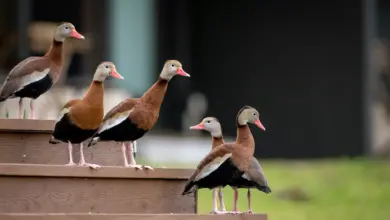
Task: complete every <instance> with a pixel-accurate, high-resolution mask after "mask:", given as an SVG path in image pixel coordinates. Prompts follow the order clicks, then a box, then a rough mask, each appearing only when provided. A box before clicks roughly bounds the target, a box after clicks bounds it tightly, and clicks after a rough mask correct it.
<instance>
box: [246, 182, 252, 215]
mask: <svg viewBox="0 0 390 220" xmlns="http://www.w3.org/2000/svg"><path fill="white" fill-rule="evenodd" d="M246 197H247V199H248V213H253V212H252V207H251V189H250V188H248V192H247V194H246Z"/></svg>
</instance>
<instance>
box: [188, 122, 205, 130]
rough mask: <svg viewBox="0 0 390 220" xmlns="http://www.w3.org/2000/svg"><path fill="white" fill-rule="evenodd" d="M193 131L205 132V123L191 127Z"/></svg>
mask: <svg viewBox="0 0 390 220" xmlns="http://www.w3.org/2000/svg"><path fill="white" fill-rule="evenodd" d="M190 129H191V130H203V129H204V124H203V122H201V123H199V124H197V125H194V126H191V127H190Z"/></svg>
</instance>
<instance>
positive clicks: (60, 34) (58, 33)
mask: <svg viewBox="0 0 390 220" xmlns="http://www.w3.org/2000/svg"><path fill="white" fill-rule="evenodd" d="M69 37H73V38H77V39H84V36H83V35H81V34H79V33H78V32H77V31H76V28H75V27H74V25H73V24H71V23H62V24H60V25H59V26H58V27H57V28H56V30H55V32H54V37H53V43H52V45H51V47H50V50H49V51H48V52H47V53H46V54H45V55H44V56H42V57H38V56H34V57H29V58H27V59H25V60H23V61H21V62H20V63H18V64H17V65H16V66H15V67H14V68H13V69H12V70H11V71H10V73H9V74H8V76H7V78H6V79H5V81H4V83H3V86H2V87H1V89H0V102H2V101H5V100H7V99H9V98H16V97H19V98H20V99H19V118H22V104H23V98H30V99H31V101H30V110H31V111H30V112H31V114H30V118H32V119H33V118H34V104H33V100H34V99H37V98H38V97H39V96H40V95H42V94H43V93H45V92H47V91H48V90H49V89H50V88H51V87H52V85H53V84H55V83H56V82H57V81H58V79H59V75H60V73H61V71H62V64H63V59H64V58H63V54H62V47H63V42H64V41H65V39H66V38H69Z"/></svg>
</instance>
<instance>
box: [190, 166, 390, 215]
mask: <svg viewBox="0 0 390 220" xmlns="http://www.w3.org/2000/svg"><path fill="white" fill-rule="evenodd" d="M261 163H262V166H263V168H264V171H265V172H266V176H267V179H268V181H269V184H270V186H271V189H272V190H273V192H272V193H271V194H268V195H267V194H264V193H262V192H259V191H257V190H252V191H253V193H252V209H253V211H255V212H258V213H267V214H268V216H269V219H270V220H336V219H337V220H338V219H340V220H349V219H350V220H357V219H359V220H364V219H367V220H374V219H375V220H382V219H383V220H385V219H390V163H389V162H380V161H370V160H363V159H358V160H348V159H343V160H331V161H330V160H327V161H316V162H315V161H312V162H287V161H284V162H283V161H279V162H278V161H266V162H264V161H261ZM297 189H299V190H302V191H303V194H305V195H306V196H307V197H308V200H307V201H299V200H295V199H288V198H287V199H282V198H281V195H285V194H286V191H289V192H291V191H297ZM224 197H225V205H226V206H227V207H226V208H227V209H228V210H231V209H232V206H233V191H232V190H231V188H230V187H225V189H224ZM211 207H212V201H211V191H210V190H206V189H202V190H199V202H198V210H199V212H200V213H208V212H209V211H211ZM238 207H239V210H240V211H246V209H247V200H246V190H244V189H243V190H241V191H240V197H239V206H238Z"/></svg>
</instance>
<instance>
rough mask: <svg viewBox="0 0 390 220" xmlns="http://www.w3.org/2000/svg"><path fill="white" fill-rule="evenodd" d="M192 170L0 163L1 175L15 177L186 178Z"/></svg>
mask: <svg viewBox="0 0 390 220" xmlns="http://www.w3.org/2000/svg"><path fill="white" fill-rule="evenodd" d="M192 172H193V170H191V169H167V168H155V170H154V171H148V170H136V169H133V168H128V167H113V166H111V167H102V168H99V169H97V170H93V169H90V168H88V167H81V166H74V167H73V166H61V165H37V164H0V177H1V176H17V177H19V176H20V177H23V176H24V177H79V178H84V177H85V178H116V179H166V180H184V181H185V180H187V179H188V177H189V176H190V175H191V173H192Z"/></svg>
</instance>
